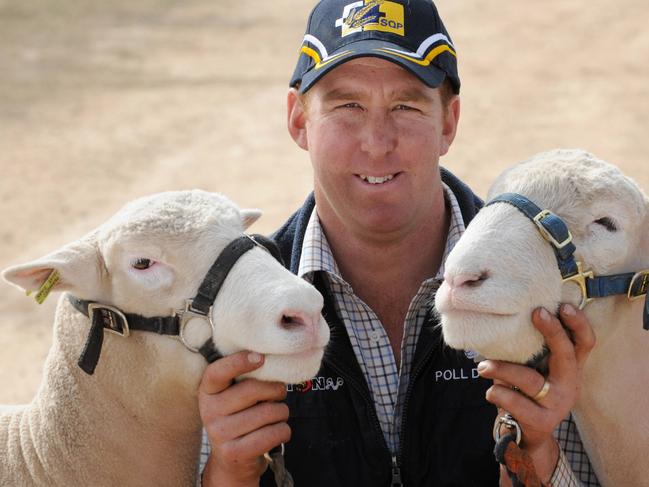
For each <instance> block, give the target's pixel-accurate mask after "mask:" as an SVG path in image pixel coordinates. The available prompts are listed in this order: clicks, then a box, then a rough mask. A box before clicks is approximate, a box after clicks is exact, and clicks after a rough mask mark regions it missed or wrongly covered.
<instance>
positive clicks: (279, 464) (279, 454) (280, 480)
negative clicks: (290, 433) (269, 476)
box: [264, 443, 294, 487]
mask: <svg viewBox="0 0 649 487" xmlns="http://www.w3.org/2000/svg"><path fill="white" fill-rule="evenodd" d="M264 458H265V459H266V461H267V462H268V465H269V466H270V469H271V470H272V471H273V475H274V476H275V484H277V487H293V486H294V483H293V477H291V474H290V473H289V472H288V470H286V465H285V463H284V443H282V444H281V445H279V446H276V447H275V448H273V449H272V450H271V451H269V452H267V453H264Z"/></svg>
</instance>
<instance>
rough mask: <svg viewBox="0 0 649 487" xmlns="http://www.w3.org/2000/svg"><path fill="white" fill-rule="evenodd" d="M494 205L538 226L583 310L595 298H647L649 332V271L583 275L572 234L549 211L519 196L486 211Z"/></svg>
mask: <svg viewBox="0 0 649 487" xmlns="http://www.w3.org/2000/svg"><path fill="white" fill-rule="evenodd" d="M494 203H508V204H510V205H512V206H513V207H514V208H516V209H517V210H519V211H520V212H521V213H523V214H524V215H525V216H526V217H527V218H529V219H530V220H531V221H532V222H533V223H534V224H535V225H536V227H537V229H538V230H539V232H540V233H541V235H542V236H543V237H544V238H545V240H547V241H548V242H549V243H550V244H551V245H552V249H553V250H554V254H555V256H556V259H557V264H558V266H559V271H560V272H561V277H562V278H563V281H564V282H567V281H570V282H574V283H575V284H577V285H578V286H579V287H580V289H581V292H582V300H581V303H580V305H579V308H580V309H581V308H583V307H584V306H585V305H586V303H588V302H589V301H590V300H592V299H595V298H603V297H607V296H613V295H618V294H626V295H627V296H628V298H629V299H631V300H633V299H638V298H642V297H643V296H644V297H645V306H644V313H643V318H642V321H643V328H644V329H645V330H649V269H646V270H642V271H639V272H627V273H622V274H612V275H608V276H595V275H594V274H593V272H592V271H583V270H582V266H581V262H578V261H576V260H575V257H574V253H575V250H576V247H575V245H574V243H573V242H572V234H571V233H570V230H569V229H568V225H566V223H565V222H564V221H563V219H562V218H561V217H559V216H558V215H555V214H554V213H552V212H551V211H549V210H541V208H539V207H538V206H537V205H536V204H534V203H533V202H532V201H531V200H529V199H528V198H526V197H525V196H523V195H521V194H517V193H503V194H501V195H499V196H496V197H495V198H493V199H492V200H491V201H489V202H488V203H487V204H486V205H485V208H486V207H487V206H490V205H493V204H494Z"/></svg>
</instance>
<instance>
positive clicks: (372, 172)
mask: <svg viewBox="0 0 649 487" xmlns="http://www.w3.org/2000/svg"><path fill="white" fill-rule="evenodd" d="M291 96H293V97H294V99H293V102H291ZM303 102H305V103H303ZM305 105H306V106H305ZM450 105H451V106H449V107H448V109H447V110H444V108H443V106H442V102H441V99H440V94H439V91H438V89H433V88H430V87H428V86H426V85H425V84H424V83H422V82H421V81H420V80H419V79H418V78H416V77H415V76H413V75H412V74H410V73H409V72H408V71H406V70H404V69H403V68H401V67H399V66H397V65H396V64H394V63H391V62H389V61H385V60H382V59H378V58H371V57H365V58H358V59H355V60H352V61H349V62H347V63H344V64H342V65H341V66H339V67H337V68H335V69H333V70H332V71H331V72H330V73H328V74H327V75H326V76H324V77H323V78H322V79H321V80H319V81H318V82H317V83H316V84H315V85H314V86H313V88H311V90H310V91H309V92H308V93H307V95H306V99H305V100H302V101H300V100H299V99H297V95H296V94H295V93H294V92H293V93H292V94H289V130H290V131H291V134H292V135H293V137H294V139H295V140H296V142H297V143H298V145H300V146H301V147H302V148H304V149H305V150H308V151H309V154H310V158H311V163H312V165H313V170H314V178H315V182H314V185H315V195H316V202H317V205H318V214H319V216H320V218H321V220H322V222H323V224H324V226H325V230H327V229H333V230H334V231H335V230H336V228H338V226H339V225H343V226H344V227H345V229H346V230H348V231H352V232H355V233H358V232H360V233H361V234H364V235H366V236H370V237H371V238H399V237H400V236H401V235H402V233H403V232H407V231H413V230H416V228H417V227H418V226H419V225H420V223H421V222H423V221H424V219H426V218H433V215H434V214H435V212H436V211H440V210H439V201H440V200H439V195H440V187H441V186H440V185H441V182H440V178H439V169H438V161H439V157H440V156H441V155H443V154H445V153H446V152H447V151H448V148H449V146H450V144H451V142H452V140H453V137H454V135H455V127H456V124H457V117H458V115H459V99H457V97H456V98H454V100H453V101H452V102H451V104H450ZM436 204H437V206H436ZM332 227H333V228H332Z"/></svg>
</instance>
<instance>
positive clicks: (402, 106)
mask: <svg viewBox="0 0 649 487" xmlns="http://www.w3.org/2000/svg"><path fill="white" fill-rule="evenodd" d="M394 109H395V110H417V109H416V108H415V107H411V106H409V105H397V106H396V107H394Z"/></svg>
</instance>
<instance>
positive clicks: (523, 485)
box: [494, 413, 549, 487]
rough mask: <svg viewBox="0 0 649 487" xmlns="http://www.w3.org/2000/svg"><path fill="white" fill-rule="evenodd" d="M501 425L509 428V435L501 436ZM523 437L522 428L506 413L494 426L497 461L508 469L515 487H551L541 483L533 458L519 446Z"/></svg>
mask: <svg viewBox="0 0 649 487" xmlns="http://www.w3.org/2000/svg"><path fill="white" fill-rule="evenodd" d="M501 425H504V426H505V427H507V428H508V429H509V433H507V434H505V435H503V436H501V435H500V426H501ZM521 435H522V431H521V427H520V426H519V424H518V422H517V421H516V420H515V419H514V418H513V417H512V415H511V414H509V413H506V414H505V415H504V416H501V417H500V418H498V419H497V420H496V424H495V425H494V439H495V440H496V446H495V448H494V456H495V457H496V460H497V461H498V462H499V463H500V464H501V465H503V466H504V467H505V468H506V469H507V474H508V475H509V478H510V479H511V481H512V485H513V487H549V484H546V483H543V482H541V479H540V478H539V476H538V474H537V473H536V469H535V468H534V462H533V461H532V457H530V455H529V454H528V453H527V452H526V451H524V450H522V449H521V447H520V446H518V444H519V443H520V441H521Z"/></svg>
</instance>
